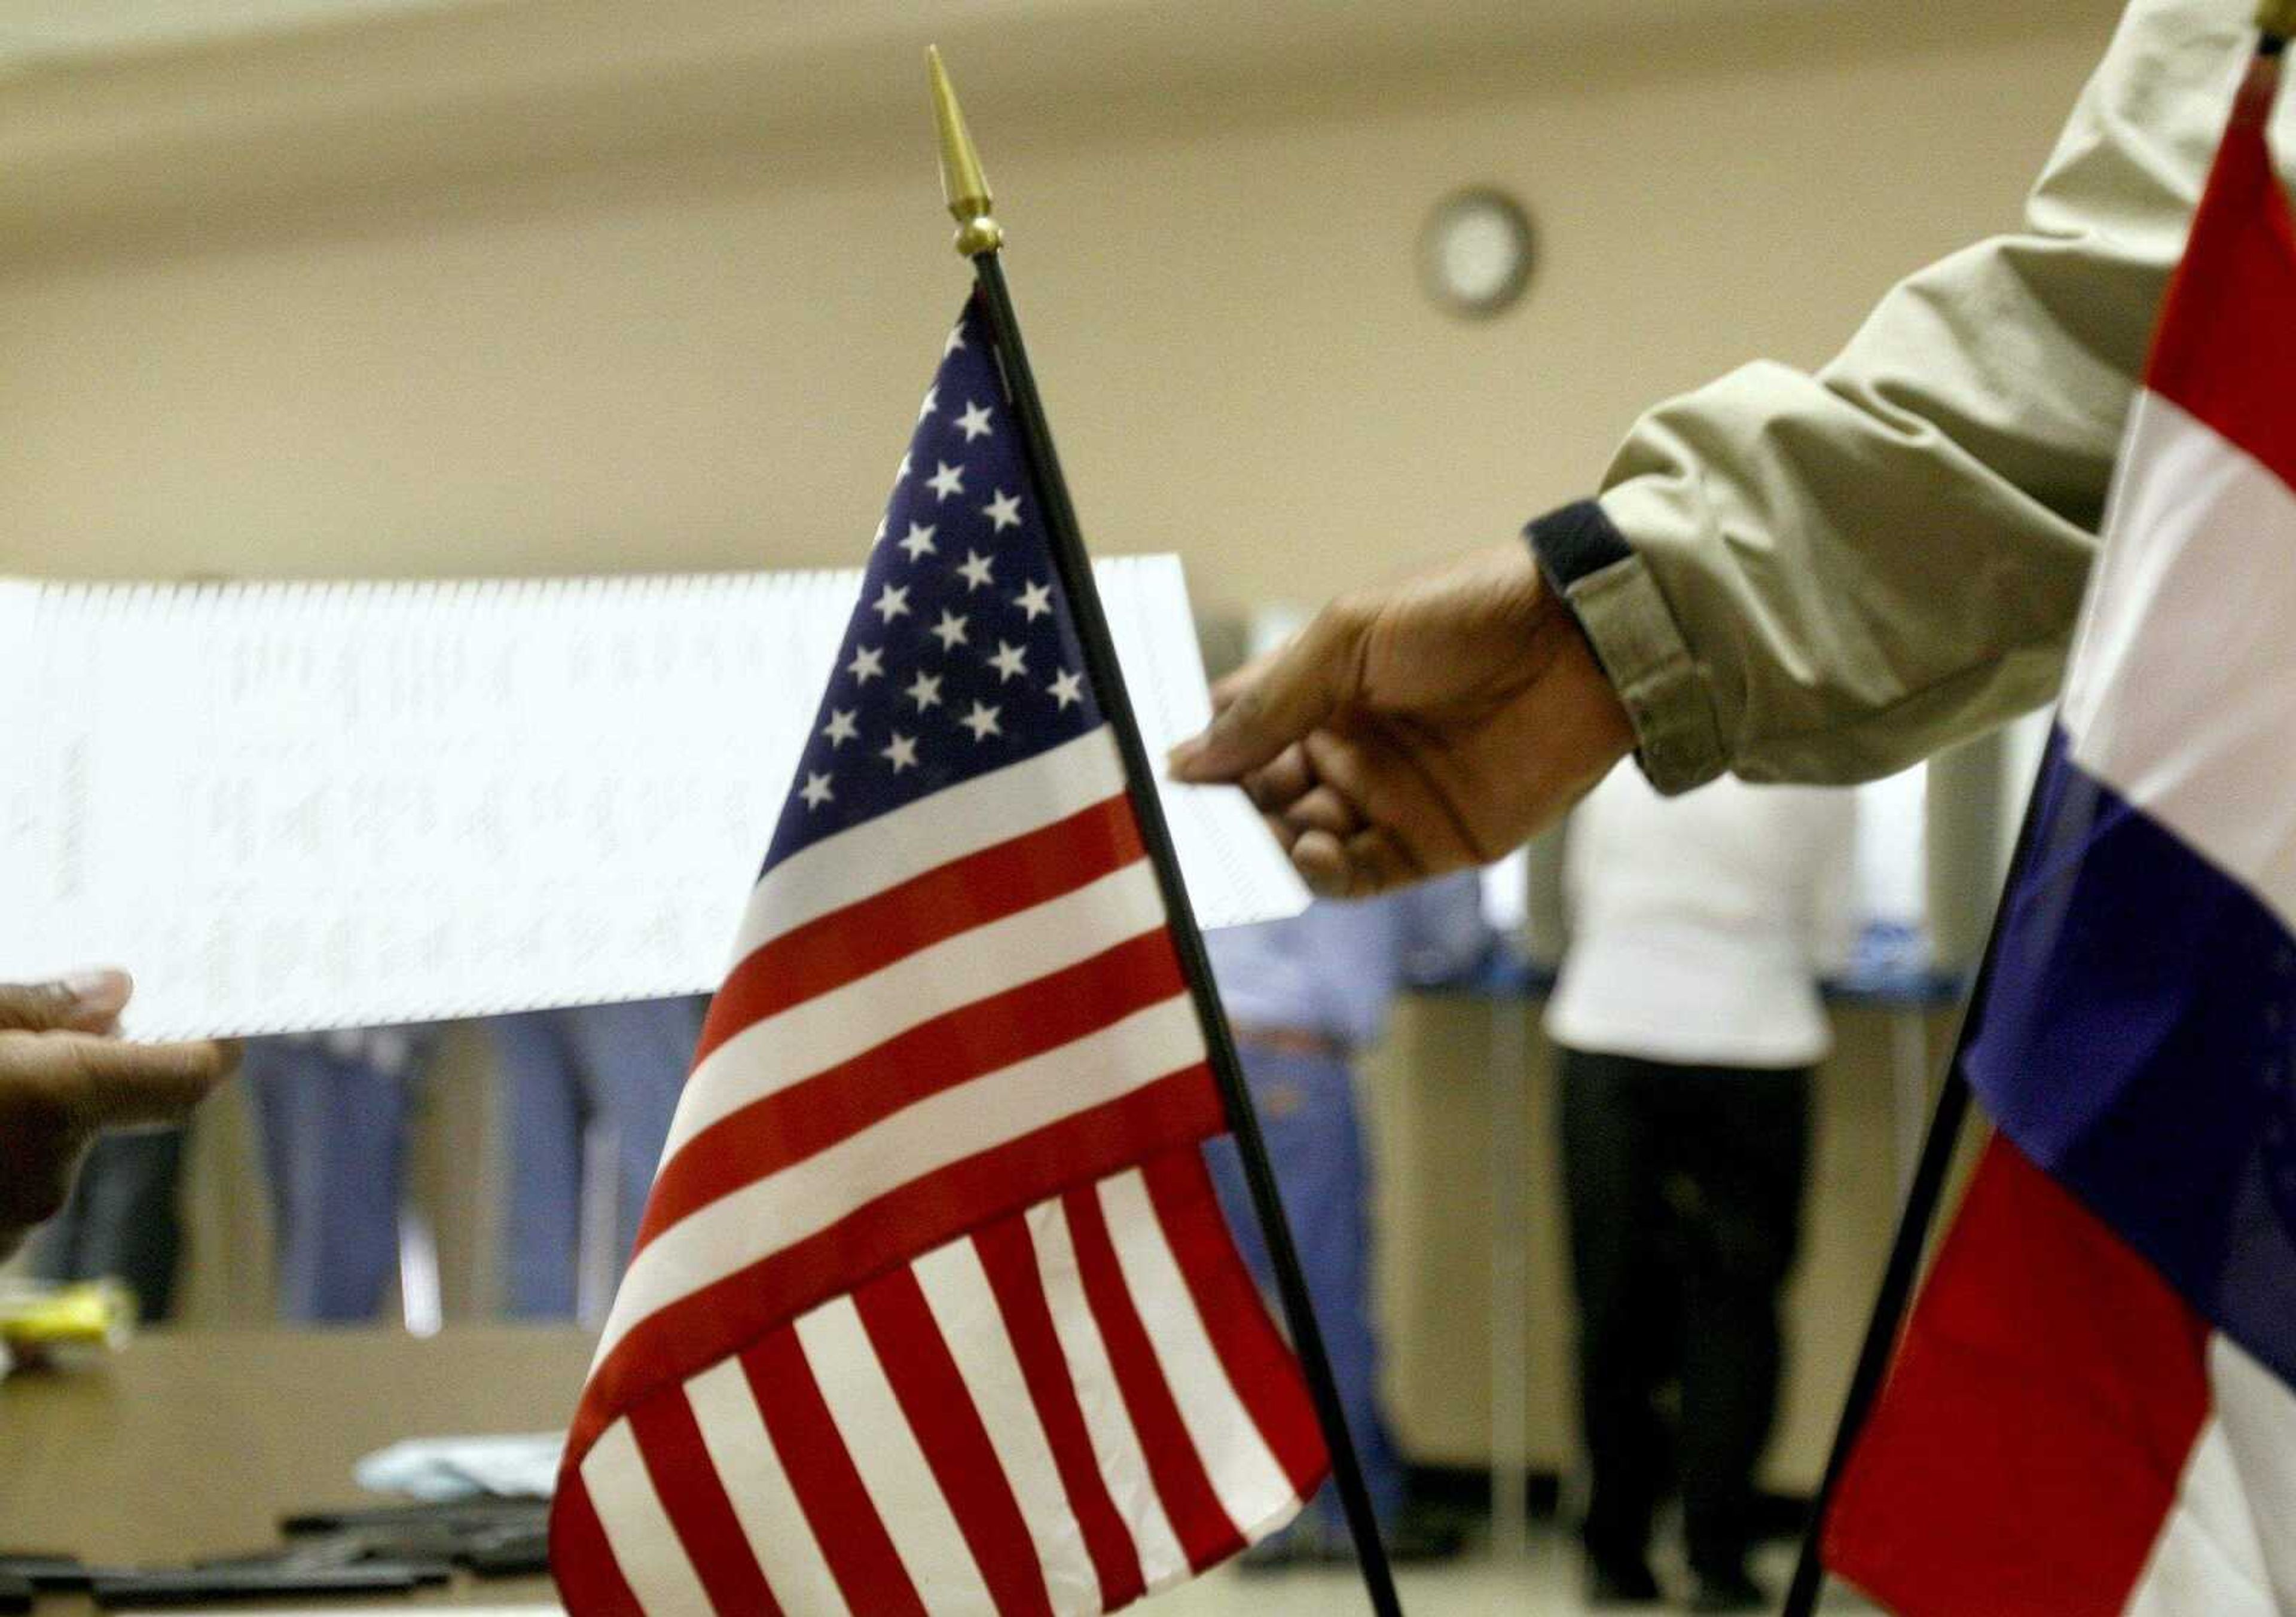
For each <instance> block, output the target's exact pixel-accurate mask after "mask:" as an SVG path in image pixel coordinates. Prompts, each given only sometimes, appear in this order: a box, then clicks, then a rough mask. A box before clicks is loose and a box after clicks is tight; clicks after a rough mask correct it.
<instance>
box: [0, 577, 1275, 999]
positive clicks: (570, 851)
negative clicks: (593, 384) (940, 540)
mask: <svg viewBox="0 0 2296 1617" xmlns="http://www.w3.org/2000/svg"><path fill="white" fill-rule="evenodd" d="M1098 576H1099V578H1100V586H1101V590H1102V592H1103V597H1104V599H1105V600H1106V604H1107V608H1108V616H1109V619H1110V624H1111V628H1112V630H1113V632H1114V634H1115V639H1116V646H1117V651H1118V654H1119V657H1120V658H1121V660H1122V662H1123V665H1124V670H1125V675H1126V681H1127V683H1128V685H1129V686H1130V688H1131V691H1132V697H1133V701H1134V703H1135V705H1136V707H1137V709H1138V713H1139V717H1140V723H1141V728H1142V731H1143V732H1144V739H1145V740H1146V742H1147V746H1148V751H1149V755H1150V756H1151V757H1152V758H1153V759H1157V760H1160V759H1161V757H1162V755H1163V752H1164V749H1165V747H1167V746H1169V744H1170V743H1172V742H1174V741H1177V740H1178V739H1180V738H1182V737H1183V736H1185V735H1187V734H1188V733H1190V732H1191V731H1193V730H1195V729H1196V728H1197V727H1198V726H1200V725H1201V723H1203V721H1204V719H1205V717H1206V716H1207V714H1208V710H1209V701H1208V698H1207V695H1206V692H1205V688H1204V675H1203V666H1202V662H1201V657H1200V656H1199V653H1198V651H1197V648H1196V641H1195V633H1194V629H1193V624H1192V622H1191V618H1190V615H1189V609H1188V600H1187V589H1186V584H1185V580H1184V579H1183V577H1182V576H1181V572H1180V565H1179V562H1178V559H1177V558H1174V557H1169V556H1151V557H1139V558H1128V559H1116V560H1110V561H1103V562H1102V563H1100V564H1099V567H1098ZM859 579H860V576H859V574H857V573H847V572H815V573H757V574H725V575H706V576H633V577H622V578H578V579H544V580H475V581H461V582H444V581H442V582H423V583H376V584H208V585H192V584H186V585H147V584H127V585H120V584H58V583H33V582H29V581H0V980H6V981H24V980H33V979H38V978H43V977H46V976H52V975H53V974H54V973H56V972H58V971H61V970H65V969H69V968H73V967H78V966H85V965H111V964H118V965H122V966H126V967H127V968H129V969H130V970H132V971H134V972H135V975H136V982H137V990H136V997H135V1005H134V1006H133V1007H132V1008H131V1009H130V1012H129V1017H128V1023H127V1030H128V1031H129V1032H130V1033H133V1034H135V1036H137V1037H143V1038H176V1037H186V1036H196V1035H204V1034H242V1033H277V1032H301V1031H311V1030H316V1029H321V1028H332V1027H358V1026H377V1025H390V1024H398V1023H408V1022H430V1021H437V1020H440V1019H443V1018H447V1017H470V1016H482V1015H487V1014H490V1013H493V1012H497V1011H509V1010H520V1009H533V1008H537V1007H541V1006H547V1005H574V1004H588V1003H596V1002H603V1001H607V1000H635V999H650V998H654V997H657V996H660V995H665V994H676V993H693V992H704V991H708V990H711V989H714V988H715V987H716V986H717V983H718V981H719V979H720V977H721V976H723V974H724V972H725V970H726V967H727V965H728V964H729V961H728V960H727V958H726V957H727V951H728V950H729V949H730V947H731V946H732V942H733V939H734V931H735V927H736V924H737V923H738V921H739V919H740V918H741V914H742V907H743V904H744V902H745V901H746V900H747V898H748V894H749V887H750V881H751V880H752V878H754V876H755V873H756V871H757V869H758V865H759V864H760V863H761V862H762V861H763V860H764V857H765V851H766V845H767V841H768V839H769V837H770V836H771V834H772V829H773V826H774V822H775V818H776V817H777V816H778V815H779V813H780V812H781V806H782V803H783V799H784V796H785V795H786V794H787V792H788V791H789V788H790V784H791V771H792V770H793V769H794V768H795V765H796V761H797V758H798V756H799V751H800V749H801V747H802V744H803V740H804V737H805V732H806V731H807V728H808V726H809V724H810V723H811V722H812V719H813V716H814V711H815V708H816V706H817V705H818V702H819V699H820V696H821V692H822V690H823V689H824V686H825V685H826V683H827V681H828V676H829V672H830V663H831V660H832V656H833V655H834V653H835V651H836V649H837V647H838V642H839V639H840V635H841V634H842V633H843V631H844V628H845V625H846V622H847V619H848V617H849V614H850V613H851V611H852V609H853V603H854V600H855V599H856V597H857V593H858V592H859V588H860V583H859ZM1163 800H1164V805H1165V812H1166V813H1167V814H1168V815H1169V818H1170V821H1171V823H1172V834H1173V838H1174V840H1175V842H1176V843H1177V845H1178V848H1179V853H1180V862H1181V866H1182V868H1183V870H1184V871H1185V874H1186V878H1187V883H1188V890H1189V893H1190V894H1191V896H1192V898H1193V902H1194V903H1195V906H1196V911H1197V914H1198V916H1199V917H1200V918H1201V920H1202V921H1203V923H1204V925H1206V926H1208V927H1220V926H1234V925H1238V924H1241V923H1243V922H1247V921H1253V920H1267V919H1276V918H1280V917H1283V916H1287V915H1292V914H1296V913H1297V912H1298V911H1300V909H1301V908H1303V907H1304V906H1305V904H1306V902H1307V894H1306V892H1305V890H1304V889H1303V888H1302V887H1301V886H1300V884H1299V882H1298V880H1297V878H1295V877H1294V876H1293V875H1292V870H1291V868H1290V866H1289V864H1288V863H1287V862H1285V860H1284V858H1283V853H1282V851H1281V850H1280V849H1278V848H1277V847H1276V845H1275V841H1274V839H1273V838H1272V837H1269V836H1268V834H1267V829H1266V828H1265V827H1263V826H1262V825H1261V824H1260V822H1259V818H1258V816H1257V815H1256V814H1255V813H1254V812H1253V811H1252V809H1251V804H1249V803H1247V802H1246V801H1245V800H1244V798H1243V796H1242V794H1241V793H1239V792H1236V791H1234V790H1233V789H1224V788H1223V789H1205V788H1185V787H1177V786H1174V785H1171V784H1170V783H1169V782H1168V783H1166V784H1165V785H1164V787H1163Z"/></svg>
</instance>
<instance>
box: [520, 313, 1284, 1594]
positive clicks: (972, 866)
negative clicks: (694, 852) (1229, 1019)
mask: <svg viewBox="0 0 2296 1617" xmlns="http://www.w3.org/2000/svg"><path fill="white" fill-rule="evenodd" d="M1035 487H1036V485H1035V483H1034V481H1033V480H1032V478H1031V475H1030V471H1029V462H1028V460H1027V458H1026V452H1025V449H1024V447H1023V445H1022V444H1021V437H1020V434H1019V432H1018V430H1017V429H1016V428H1015V426H1014V424H1013V421H1012V420H1011V418H1010V416H1009V414H1008V411H1007V405H1006V402H1005V391H1004V388H1003V384H1002V380H1001V377H1000V372H999V370H998V367H997V364H996V356H995V354H994V353H993V351H992V349H991V347H990V341H989V337H988V330H987V323H986V321H985V319H984V318H983V316H982V315H981V314H980V311H979V310H978V308H977V307H975V308H969V309H968V311H967V314H966V315H965V317H964V321H963V322H962V323H960V324H959V325H958V326H957V328H956V330H955V331H954V332H952V333H951V334H950V337H949V339H948V345H947V349H946V351H945V353H944V355H943V358H942V363H941V365H940V369H939V373H938V375H937V376H936V377H935V379H934V383H933V387H932V388H931V391H930V392H928V393H927V394H926V396H925V401H924V407H923V409H922V412H920V414H919V418H918V422H917V427H916V430H915V433H914V437H913V438H912V440H911V443H910V445H909V452H908V453H907V454H906V456H904V457H903V459H902V461H901V468H900V472H899V475H898V478H897V480H896V482H895V484H894V489H893V495H892V499H891V502H890V505H889V507H888V509H887V511H886V514H885V519H884V521H883V522H882V524H881V526H880V527H879V529H878V534H877V540H876V543H875V546H874V548H873V551H872V553H871V556H870V559H869V565H868V568H867V572H866V575H865V581H864V584H863V587H862V595H861V600H860V602H859V604H858V605H857V608H856V609H855V611H854V614H853V617H852V622H851V625H850V627H849V629H848V631H847V633H846V637H845V640H844V642H843V646H842V649H840V651H839V653H838V657H837V666H836V668H835V670H834V671H833V673H832V675H831V678H830V681H829V687H828V691H827V694H826V695H825V696H824V698H823V699H822V702H821V707H820V712H819V715H818V716H817V718H816V723H815V726H814V731H813V736H812V739H811V741H810V742H809V744H808V747H807V749H806V753H805V755H804V757H803V759H802V761H801V762H800V764H799V768H798V773H797V778H796V780H795V781H794V782H793V783H792V787H791V795H790V798H789V801H788V804H787V805H786V806H785V807H784V809H783V813H782V817H781V821H780V823H779V825H778V827H777V829H775V835H774V839H773V845H772V849H771V852H770V853H768V855H767V859H766V862H765V868H764V870H763V872H762V873H761V874H760V876H759V878H758V884H757V887H756V890H755V892H754V893H753V894H752V895H751V898H750V907H749V911H748V915H747V919H746V920H745V922H744V925H743V930H742V937H741V939H740V942H739V944H738V946H737V948H736V951H735V957H734V967H733V969H732V971H731V973H730V974H729V976H727V977H726V983H725V985H724V987H723V988H721V989H720V990H719V992H718V994H717V1000H716V1002H715V1003H714V1004H713V1005H712V1007H711V1009H710V1013H709V1022H708V1025H707V1026H706V1028H705V1030H704V1032H703V1034H702V1038H701V1049H700V1050H699V1052H698V1054H697V1056H696V1058H695V1065H694V1068H693V1074H692V1076H691V1078H690V1079H689V1080H688V1082H687V1084H686V1088H685V1094H684V1096H683V1098H682V1099H681V1101H680V1103H679V1106H678V1110H677V1115H676V1123H675V1124H674V1125H673V1126H672V1128H671V1131H670V1136H669V1141H668V1147H667V1149H666V1151H665V1153H664V1156H663V1160H662V1165H661V1171H660V1177H659V1179H658V1180H657V1181H656V1183H655V1185H654V1188H653V1192H652V1197H651V1199H650V1200H649V1202H648V1205H647V1209H646V1217H645V1221H644V1226H643V1229H642V1230H641V1233H640V1236H639V1240H638V1246H637V1251H636V1254H635V1256H634V1257H633V1258H632V1260H631V1262H630V1266H629V1270H628V1272H627V1275H626V1276H625V1277H624V1278H623V1281H622V1285H621V1288H620V1291H619V1294H617V1295H616V1298H615V1301H614V1307H613V1311H612V1313H611V1317H610V1318H609V1319H608V1322H607V1325H606V1328H605V1334H604V1337H603V1340H602V1341H601V1343H599V1347H598V1354H597V1358H596V1360H595V1362H594V1365H593V1367H592V1370H591V1376H590V1380H589V1383H588V1384H587V1386H586V1388H585V1390H584V1392H583V1397H582V1402H581V1406H580V1409H579V1412H578V1415H577V1417H576V1419H575V1423H574V1426H573V1430H572V1433H571V1435H570V1439H569V1442H568V1447H567V1456H566V1461H565V1466H564V1469H563V1471H562V1474H561V1478H560V1484H559V1493H558V1499H557V1504H556V1507H555V1510H554V1515H553V1524H552V1557H553V1566H554V1569H555V1571H556V1572H557V1575H558V1580H559V1586H560V1588H561V1590H562V1594H563V1596H564V1597H565V1601H566V1604H567V1605H568V1607H569V1609H570V1611H572V1612H574V1613H578V1614H583V1613H640V1612H643V1613H654V1614H655V1617H664V1614H667V1613H709V1612H717V1613H739V1614H740V1617H770V1614H772V1613H848V1612H850V1613H863V1614H864V1617H888V1614H893V1613H972V1612H999V1613H1085V1612H1101V1611H1111V1610H1114V1609H1115V1608H1117V1607H1119V1606H1122V1605H1127V1604H1128V1603H1130V1602H1131V1601H1133V1600H1134V1599H1136V1598H1137V1597H1139V1596H1141V1595H1142V1594H1143V1593H1144V1592H1146V1591H1149V1590H1152V1589H1156V1588H1162V1587H1164V1586H1166V1585H1168V1584H1170V1583H1173V1582H1177V1581H1178V1580H1182V1579H1185V1578H1186V1577H1188V1576H1189V1575H1191V1574H1192V1573H1193V1572H1198V1571H1201V1570H1202V1569H1203V1568H1205V1567H1207V1566H1209V1565H1210V1564H1213V1563H1215V1562H1217V1561H1219V1560H1221V1559H1223V1558H1224V1557H1226V1556H1229V1555H1231V1554H1233V1553H1234V1552H1235V1551H1237V1550H1239V1549H1241V1548H1243V1547H1244V1546H1245V1544H1247V1543H1248V1542H1251V1541H1253V1540H1255V1539H1259V1538H1260V1537H1262V1536H1264V1535H1265V1534H1267V1533H1268V1532H1271V1531H1274V1530H1275V1528H1277V1527H1278V1526H1280V1525H1282V1524H1283V1523H1284V1522H1286V1521H1288V1520H1289V1519H1290V1518H1291V1517H1292V1515H1294V1514H1295V1513H1296V1512H1297V1511H1298V1509H1299V1507H1300V1501H1301V1500H1302V1499H1305V1498H1307V1497H1308V1495H1309V1494H1311V1493H1312V1492H1313V1491H1314V1490H1315V1488H1316V1485H1317V1483H1318V1482H1320V1481H1321V1479H1322V1475H1323V1471H1324V1450H1323V1446H1322V1441H1321V1438H1320V1436H1319V1434H1318V1433H1317V1430H1316V1420H1315V1416H1314V1413H1313V1409H1312V1406H1311V1405H1310V1403H1309V1401H1308V1394H1307V1391H1306V1388H1305V1385H1304V1384H1303V1383H1302V1381H1301V1379H1300V1373H1299V1367H1298V1364H1297V1362H1296V1361H1295V1360H1293V1359H1292V1354H1291V1351H1290V1349H1289V1348H1288V1347H1287V1346H1286V1345H1285V1344H1284V1343H1283V1339H1282V1337H1281V1336H1280V1335H1278V1334H1277V1332H1276V1330H1275V1325H1274V1323H1273V1321H1272V1320H1271V1319H1269V1318H1268V1316H1267V1311H1266V1309H1265V1307H1264V1306H1263V1304H1262V1303H1261V1301H1260V1298H1259V1294H1258V1292H1257V1291H1256V1289H1255V1288H1254V1286H1253V1285H1252V1282H1251V1278H1250V1277H1249V1275H1248V1274H1247V1272H1246V1270H1244V1268H1243V1265H1242V1262H1241V1261H1240V1259H1239V1258H1238V1257H1237V1254H1236V1252H1235V1249H1234V1245H1233V1244H1232V1242H1231V1241H1230V1238H1229V1236H1228V1232H1227V1229H1226V1225H1225V1224H1224V1223H1223V1222H1222V1221H1221V1216H1220V1212H1219V1208H1218V1204H1217V1202H1216V1201H1215V1200H1214V1197H1213V1195H1212V1190H1211V1186H1210V1180H1209V1178H1208V1177H1207V1174H1206V1172H1205V1169H1204V1165H1203V1162H1202V1159H1201V1153H1200V1150H1199V1147H1200V1145H1201V1142H1202V1141H1203V1140H1204V1139H1206V1138H1208V1137H1210V1136H1211V1135H1213V1134H1216V1133H1218V1132H1220V1131H1223V1130H1224V1129H1225V1128H1226V1119H1225V1117H1224V1115H1223V1114H1222V1110H1221V1106H1220V1100H1219V1097H1218V1091H1217V1090H1216V1088H1215V1086H1214V1083H1213V1080H1212V1076H1211V1074H1210V1068H1209V1067H1208V1066H1207V1065H1206V1057H1205V1049H1204V1043H1203V1039H1202V1035H1201V1027H1200V1025H1199V1023H1198V1021H1197V1014H1196V1009H1195V1006H1194V1004H1193V1000H1192V999H1191V997H1190V994H1189V991H1188V985H1187V984H1186V982H1185V980H1184V979H1183V976H1182V974H1181V968H1180V963H1179V959H1178V955H1177V951H1175V949H1174V946H1173V943H1172V938H1171V935H1170V930H1169V917H1168V916H1167V914H1166V911H1165V908H1164V903H1163V901H1162V898H1161V895H1160V889H1159V887H1158V885H1157V879H1156V874H1155V871H1154V870H1153V868H1152V865H1151V864H1150V862H1149V860H1148V857H1147V854H1146V853H1145V852H1144V847H1143V844H1142V840H1141V834H1140V828H1139V826H1138V823H1137V822H1136V820H1135V818H1134V814H1133V810H1132V804H1131V802H1130V799H1129V798H1128V795H1127V790H1126V780H1125V772H1124V767H1123V764H1122V762H1121V760H1120V758H1119V753H1118V749H1117V744H1116V739H1115V736H1114V734H1113V733H1112V731H1111V724H1110V721H1109V719H1108V718H1107V716H1106V715H1104V713H1103V709H1102V707H1101V706H1100V704H1099V701H1098V699H1097V698H1096V696H1095V691H1094V690H1093V687H1092V682H1091V681H1090V680H1089V679H1088V678H1087V674H1086V670H1085V664H1084V660H1083V657H1082V654H1081V651H1080V649H1079V646H1078V637H1077V629H1076V625H1075V622H1074V620H1073V618H1072V617H1071V616H1070V610H1069V605H1068V602H1067V600H1065V598H1064V596H1063V593H1062V587H1061V583H1060V580H1059V578H1058V576H1056V575H1055V573H1054V568H1053V561H1052V551H1051V547H1050V545H1049V543H1048V542H1047V539H1046V530H1045V527H1044V526H1043V524H1042V523H1041V521H1040V520H1039V519H1038V513H1037V511H1036V510H1035V509H1034V506H1035V500H1036V495H1035ZM729 744H731V745H738V744H739V742H738V739H734V740H731V741H729Z"/></svg>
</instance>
